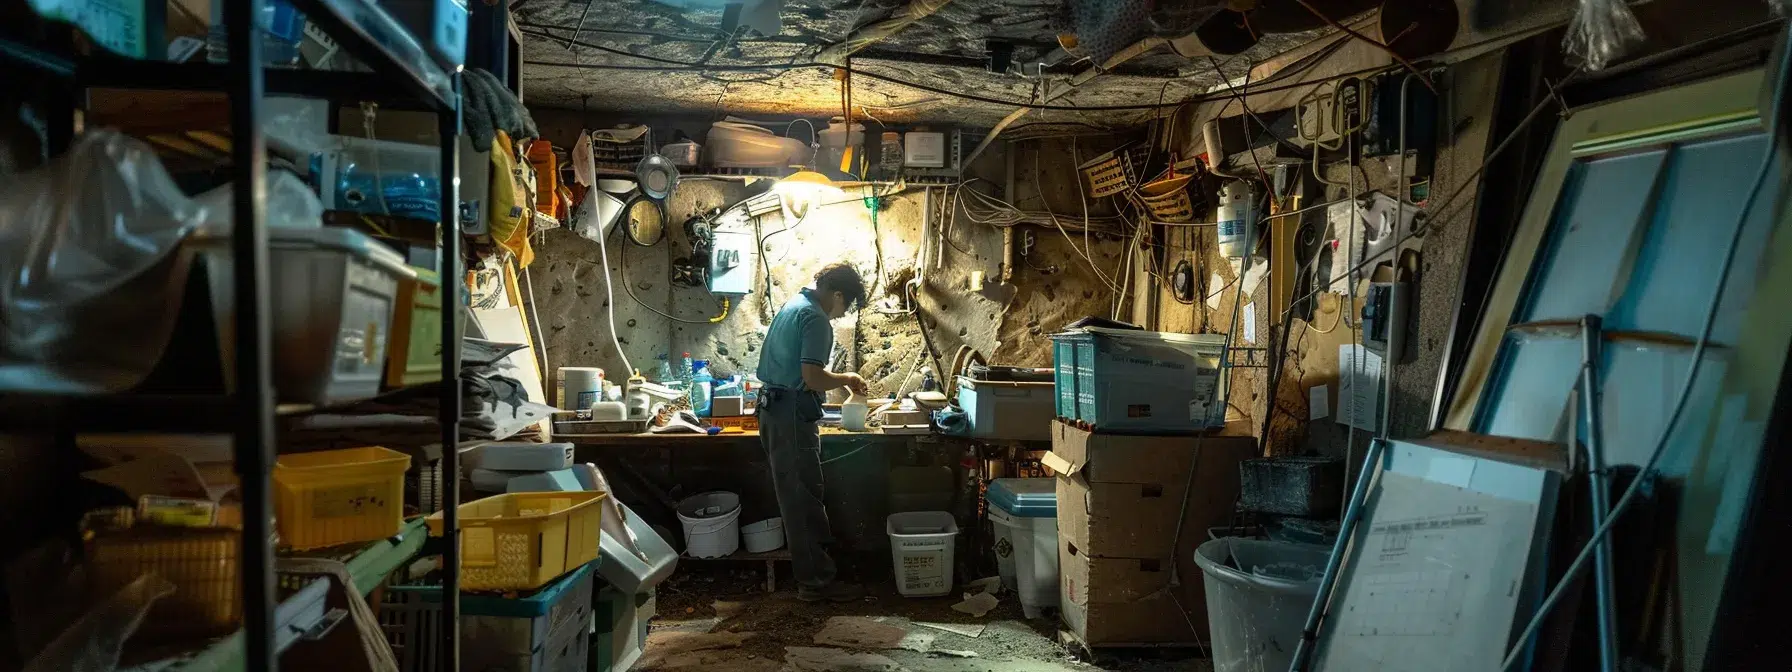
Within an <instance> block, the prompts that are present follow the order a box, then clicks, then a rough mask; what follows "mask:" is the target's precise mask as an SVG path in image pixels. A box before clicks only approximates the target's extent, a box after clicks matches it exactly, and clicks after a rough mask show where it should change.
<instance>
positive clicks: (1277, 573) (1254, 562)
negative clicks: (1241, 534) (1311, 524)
mask: <svg viewBox="0 0 1792 672" xmlns="http://www.w3.org/2000/svg"><path fill="white" fill-rule="evenodd" d="M1330 555H1331V549H1328V548H1326V547H1324V546H1313V545H1308V544H1291V543H1287V542H1280V541H1258V540H1256V539H1241V538H1236V537H1225V538H1220V539H1214V540H1212V541H1208V542H1206V543H1203V544H1201V547H1200V548H1198V549H1196V550H1195V564H1197V565H1200V566H1201V574H1202V576H1203V577H1204V579H1203V585H1205V586H1206V588H1207V623H1208V628H1209V631H1210V632H1211V636H1212V640H1211V641H1212V644H1213V669H1214V672H1247V671H1250V670H1285V669H1288V666H1289V663H1290V662H1292V661H1291V658H1292V657H1293V656H1294V648H1295V645H1297V644H1299V643H1300V635H1301V629H1302V628H1305V627H1306V622H1307V611H1308V610H1309V609H1311V608H1312V607H1313V597H1314V596H1315V595H1318V594H1319V578H1320V574H1321V573H1322V572H1324V571H1325V562H1326V559H1327V558H1329V557H1330Z"/></svg>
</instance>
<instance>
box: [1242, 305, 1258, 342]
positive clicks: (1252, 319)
mask: <svg viewBox="0 0 1792 672" xmlns="http://www.w3.org/2000/svg"><path fill="white" fill-rule="evenodd" d="M1244 342H1246V343H1256V342H1257V304H1255V303H1247V304H1244Z"/></svg>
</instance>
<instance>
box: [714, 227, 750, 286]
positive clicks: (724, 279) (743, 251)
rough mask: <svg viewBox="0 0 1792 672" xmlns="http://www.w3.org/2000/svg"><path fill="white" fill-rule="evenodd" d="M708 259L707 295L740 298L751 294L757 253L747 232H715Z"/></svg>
mask: <svg viewBox="0 0 1792 672" xmlns="http://www.w3.org/2000/svg"><path fill="white" fill-rule="evenodd" d="M714 235H715V247H714V249H713V250H712V251H711V252H710V255H709V292H710V293H711V294H723V295H734V296H741V295H746V294H749V293H752V291H753V269H754V268H756V267H757V266H758V265H759V250H758V248H757V247H755V246H754V244H753V234H752V232H750V231H716V232H715V233H714Z"/></svg>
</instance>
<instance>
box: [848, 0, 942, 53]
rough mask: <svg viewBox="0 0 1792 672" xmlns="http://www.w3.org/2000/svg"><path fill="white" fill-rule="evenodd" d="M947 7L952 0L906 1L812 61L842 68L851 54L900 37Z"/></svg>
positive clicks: (855, 30) (860, 27) (854, 30)
mask: <svg viewBox="0 0 1792 672" xmlns="http://www.w3.org/2000/svg"><path fill="white" fill-rule="evenodd" d="M950 4H952V0H910V2H909V3H908V4H906V5H903V6H902V7H901V8H899V9H897V10H896V12H895V13H893V14H891V15H890V16H889V18H886V19H884V20H882V21H874V22H872V23H868V24H865V25H863V26H859V27H858V28H855V29H853V31H852V34H850V35H847V36H846V39H844V40H841V41H839V42H837V43H835V44H833V45H830V46H829V47H828V48H826V49H822V50H821V53H819V54H816V55H815V60H817V61H821V62H822V63H831V64H833V65H843V64H845V63H846V57H847V56H851V55H852V54H853V52H856V51H858V50H860V49H864V48H865V47H869V46H871V45H873V44H876V43H877V42H879V41H881V40H883V39H884V38H887V37H889V36H891V35H895V34H897V33H900V32H902V31H903V29H905V28H908V27H909V26H911V25H914V23H915V22H916V21H920V20H921V19H925V18H927V17H929V16H933V13H934V12H937V11H940V9H942V8H944V7H945V6H946V5H950Z"/></svg>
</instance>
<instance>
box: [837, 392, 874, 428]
mask: <svg viewBox="0 0 1792 672" xmlns="http://www.w3.org/2000/svg"><path fill="white" fill-rule="evenodd" d="M870 410H871V409H870V408H869V407H867V406H866V404H865V397H864V396H863V395H861V394H859V393H858V392H853V393H852V396H849V397H847V398H846V403H844V404H841V405H840V427H841V428H842V429H845V430H847V431H849V432H863V431H865V415H866V413H868V412H869V411H870Z"/></svg>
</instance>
